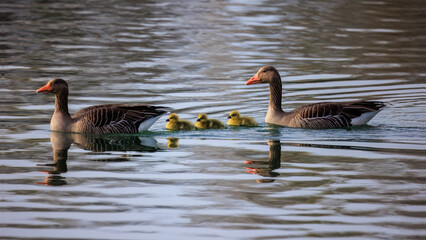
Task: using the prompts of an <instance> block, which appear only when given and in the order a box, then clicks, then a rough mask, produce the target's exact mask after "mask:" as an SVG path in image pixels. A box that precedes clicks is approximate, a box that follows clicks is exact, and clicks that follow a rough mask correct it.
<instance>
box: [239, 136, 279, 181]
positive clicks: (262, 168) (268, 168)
mask: <svg viewBox="0 0 426 240" xmlns="http://www.w3.org/2000/svg"><path fill="white" fill-rule="evenodd" d="M268 145H269V159H268V160H267V161H265V160H264V161H252V160H250V161H245V162H244V163H245V164H247V167H246V172H248V173H252V174H258V175H260V176H263V177H277V176H279V175H280V174H279V173H277V172H274V170H275V169H278V168H280V167H281V143H280V141H279V140H268ZM273 181H274V179H259V180H256V182H258V183H264V182H273Z"/></svg>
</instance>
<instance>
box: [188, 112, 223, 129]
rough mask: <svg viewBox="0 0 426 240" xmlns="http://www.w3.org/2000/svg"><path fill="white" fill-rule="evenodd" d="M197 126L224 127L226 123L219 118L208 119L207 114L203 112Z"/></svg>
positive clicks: (207, 127) (208, 127)
mask: <svg viewBox="0 0 426 240" xmlns="http://www.w3.org/2000/svg"><path fill="white" fill-rule="evenodd" d="M195 127H196V128H198V129H224V128H225V124H223V123H222V122H221V121H219V120H217V119H208V118H207V115H206V114H204V113H202V114H200V115H198V119H197V121H196V122H195Z"/></svg>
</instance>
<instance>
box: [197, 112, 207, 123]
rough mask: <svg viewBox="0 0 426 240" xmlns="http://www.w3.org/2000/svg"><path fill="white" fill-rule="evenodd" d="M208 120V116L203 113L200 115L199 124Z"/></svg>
mask: <svg viewBox="0 0 426 240" xmlns="http://www.w3.org/2000/svg"><path fill="white" fill-rule="evenodd" d="M206 120H207V114H205V113H201V114H199V115H198V118H197V122H204V121H206Z"/></svg>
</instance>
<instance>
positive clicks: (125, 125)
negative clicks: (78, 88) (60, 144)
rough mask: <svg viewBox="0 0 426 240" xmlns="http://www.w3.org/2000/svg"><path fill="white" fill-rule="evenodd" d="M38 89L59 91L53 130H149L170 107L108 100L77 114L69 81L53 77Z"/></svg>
mask: <svg viewBox="0 0 426 240" xmlns="http://www.w3.org/2000/svg"><path fill="white" fill-rule="evenodd" d="M36 92H37V93H53V94H55V112H54V113H53V116H52V119H51V120H50V130H53V131H59V132H79V133H89V134H111V133H126V134H127V133H138V132H140V131H144V130H147V129H148V128H149V127H151V125H152V124H154V122H155V121H157V120H158V119H159V118H160V117H161V115H163V114H165V113H167V111H168V109H167V108H165V107H160V106H147V105H124V104H104V105H97V106H91V107H87V108H83V109H81V110H80V111H78V112H77V113H75V114H74V115H73V116H71V115H70V114H69V112H68V84H67V83H66V82H65V81H64V80H63V79H60V78H54V79H52V80H50V81H49V82H48V83H47V84H46V85H45V86H43V87H41V88H39V89H38V90H37V91H36Z"/></svg>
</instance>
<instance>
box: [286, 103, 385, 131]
mask: <svg viewBox="0 0 426 240" xmlns="http://www.w3.org/2000/svg"><path fill="white" fill-rule="evenodd" d="M384 106H385V104H384V103H382V102H378V101H355V102H344V103H336V102H324V103H316V104H310V105H306V106H302V107H299V108H296V109H295V110H293V111H292V112H290V113H291V114H292V115H293V120H294V123H293V124H294V125H295V126H297V127H303V128H343V127H349V126H352V123H351V121H352V119H353V118H357V117H359V116H361V115H362V114H364V113H367V112H378V111H380V110H381V109H382V108H383V107H384Z"/></svg>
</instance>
